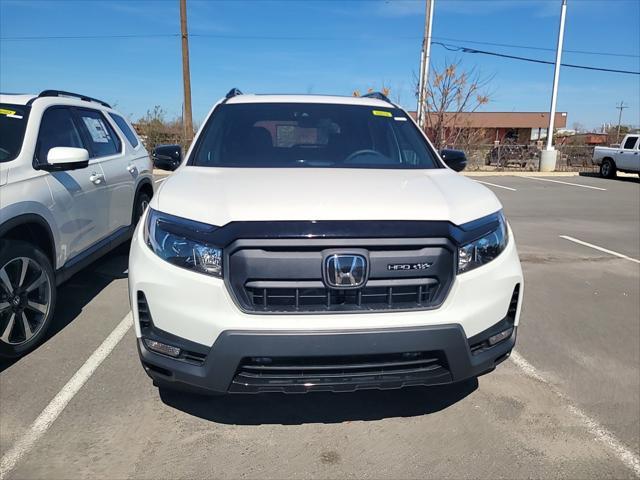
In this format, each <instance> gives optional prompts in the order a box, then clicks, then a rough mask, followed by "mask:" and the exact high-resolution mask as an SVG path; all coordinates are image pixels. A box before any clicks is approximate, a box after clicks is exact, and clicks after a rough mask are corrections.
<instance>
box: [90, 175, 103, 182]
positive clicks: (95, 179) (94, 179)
mask: <svg viewBox="0 0 640 480" xmlns="http://www.w3.org/2000/svg"><path fill="white" fill-rule="evenodd" d="M89 180H91V181H92V182H93V183H95V184H96V185H100V184H101V183H102V181H103V180H104V175H102V174H101V173H93V174H91V176H90V177H89Z"/></svg>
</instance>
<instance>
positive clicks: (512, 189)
mask: <svg viewBox="0 0 640 480" xmlns="http://www.w3.org/2000/svg"><path fill="white" fill-rule="evenodd" d="M476 182H478V183H482V184H484V185H491V186H492V187H498V188H504V189H505V190H511V191H512V192H517V190H516V189H515V188H511V187H505V186H504V185H496V184H495V183H489V182H483V181H482V180H476Z"/></svg>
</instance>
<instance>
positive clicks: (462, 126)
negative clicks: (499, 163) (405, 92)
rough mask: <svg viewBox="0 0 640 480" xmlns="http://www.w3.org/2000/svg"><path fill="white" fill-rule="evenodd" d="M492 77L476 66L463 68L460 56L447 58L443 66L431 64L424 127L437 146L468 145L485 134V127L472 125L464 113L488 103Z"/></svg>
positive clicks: (477, 140)
mask: <svg viewBox="0 0 640 480" xmlns="http://www.w3.org/2000/svg"><path fill="white" fill-rule="evenodd" d="M492 79H493V76H490V77H484V76H482V75H481V74H480V72H478V71H477V70H476V69H475V67H474V68H471V69H469V70H464V69H463V68H462V66H461V61H460V60H456V61H454V62H452V63H449V62H447V61H446V60H445V63H444V65H442V66H441V67H438V66H436V67H432V68H431V72H430V75H429V82H428V85H427V92H426V95H425V102H426V105H425V107H426V110H427V113H426V115H425V120H426V122H425V130H426V132H427V135H428V136H429V138H430V139H431V141H432V142H433V143H434V146H435V147H436V148H438V149H440V148H442V147H444V146H446V145H460V144H467V145H468V144H471V143H474V142H479V141H481V140H482V139H483V138H484V136H485V132H484V131H483V130H482V129H477V128H470V127H471V125H470V124H469V119H468V117H467V116H466V115H465V114H467V113H471V112H475V111H476V110H478V109H479V108H480V107H482V106H483V105H486V104H487V103H489V101H490V93H489V92H488V91H487V86H488V85H489V83H490V82H491V80H492ZM416 85H417V82H416ZM416 96H417V88H416Z"/></svg>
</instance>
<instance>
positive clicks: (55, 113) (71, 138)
mask: <svg viewBox="0 0 640 480" xmlns="http://www.w3.org/2000/svg"><path fill="white" fill-rule="evenodd" d="M53 147H75V148H86V147H85V146H84V144H83V143H82V138H81V137H80V132H79V131H78V129H77V128H76V124H75V122H74V120H73V116H72V115H71V111H70V110H69V109H68V108H59V107H54V108H50V109H48V110H47V111H46V112H44V115H42V120H41V122H40V132H39V133H38V143H37V146H36V158H37V160H38V162H39V163H46V161H47V153H49V150H51V149H52V148H53Z"/></svg>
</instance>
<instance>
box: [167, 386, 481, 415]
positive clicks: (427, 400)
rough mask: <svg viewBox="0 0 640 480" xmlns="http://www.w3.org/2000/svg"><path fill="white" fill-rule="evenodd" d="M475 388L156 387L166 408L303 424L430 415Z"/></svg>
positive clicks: (195, 413)
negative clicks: (215, 392) (210, 393)
mask: <svg viewBox="0 0 640 480" xmlns="http://www.w3.org/2000/svg"><path fill="white" fill-rule="evenodd" d="M477 388H478V380H477V379H475V378H473V379H470V380H467V381H464V382H459V383H455V384H452V385H442V386H433V387H410V388H404V389H401V390H365V391H357V392H351V393H328V392H314V393H307V394H299V395H296V394H289V395H287V394H280V393H263V394H255V395H252V394H247V395H233V394H230V395H223V396H218V397H207V396H203V395H196V394H186V393H182V392H176V391H171V390H166V389H160V398H161V400H162V401H163V402H164V403H165V404H166V405H168V406H170V407H173V408H176V409H178V410H181V411H183V412H185V413H187V414H189V415H193V416H195V417H198V418H202V419H204V420H209V421H212V422H216V423H223V424H228V425H264V424H277V425H301V424H305V423H342V422H350V421H370V420H381V419H384V418H394V417H416V416H421V415H428V414H430V413H435V412H438V411H440V410H444V409H445V408H447V407H450V406H451V405H453V404H455V403H457V402H459V401H460V400H462V399H464V398H465V397H467V396H468V395H470V394H471V393H472V392H474V391H475V390H476V389H477Z"/></svg>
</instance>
